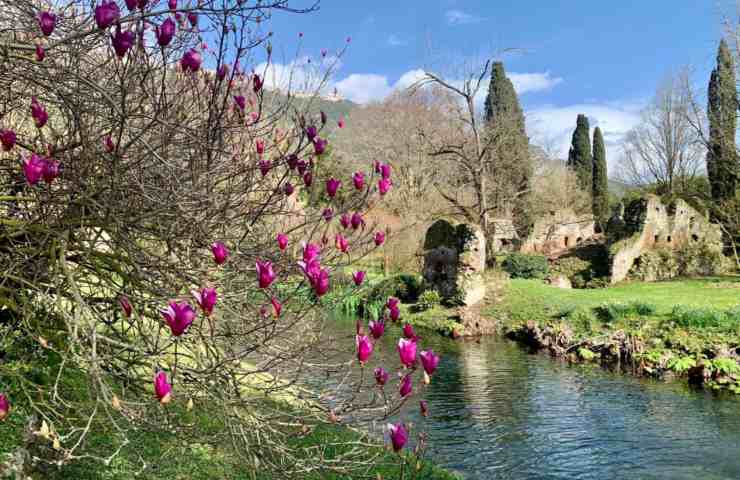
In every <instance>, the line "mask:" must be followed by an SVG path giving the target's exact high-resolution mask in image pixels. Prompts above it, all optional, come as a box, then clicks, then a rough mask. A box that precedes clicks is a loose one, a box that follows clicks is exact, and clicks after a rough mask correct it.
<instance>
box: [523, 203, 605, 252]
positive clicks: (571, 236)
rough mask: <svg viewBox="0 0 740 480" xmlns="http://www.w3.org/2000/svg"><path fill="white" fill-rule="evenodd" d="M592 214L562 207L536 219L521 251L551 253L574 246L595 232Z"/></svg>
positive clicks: (592, 235)
mask: <svg viewBox="0 0 740 480" xmlns="http://www.w3.org/2000/svg"><path fill="white" fill-rule="evenodd" d="M595 225H596V224H595V222H594V217H593V215H590V214H589V215H577V214H576V213H575V212H573V210H571V209H567V208H564V209H562V210H557V211H552V212H550V214H549V215H547V216H545V217H542V218H540V219H538V220H537V221H536V222H535V223H534V226H533V227H532V231H531V232H530V234H529V236H528V237H527V238H526V240H525V241H524V243H523V244H522V247H521V252H522V253H530V254H531V253H535V254H536V253H539V254H543V255H552V254H554V253H558V252H562V251H565V250H569V249H571V248H575V247H577V246H578V245H580V244H582V243H583V242H584V241H586V240H590V239H591V238H593V237H594V235H595V234H596V226H595Z"/></svg>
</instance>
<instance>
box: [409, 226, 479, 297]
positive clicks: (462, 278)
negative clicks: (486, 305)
mask: <svg viewBox="0 0 740 480" xmlns="http://www.w3.org/2000/svg"><path fill="white" fill-rule="evenodd" d="M485 267H486V240H485V236H484V235H483V231H482V230H481V229H480V228H479V227H477V226H474V225H470V224H464V223H461V224H458V225H453V224H451V223H450V222H448V221H447V220H437V221H436V222H434V223H433V224H432V225H431V226H430V227H429V229H428V230H427V233H426V235H425V238H424V269H423V272H422V274H423V276H424V280H425V282H426V283H427V284H428V285H429V286H431V287H432V288H434V289H435V290H437V291H438V292H439V294H440V296H441V297H442V298H443V299H445V300H446V301H453V302H456V303H461V304H463V305H474V304H476V303H478V302H480V301H481V300H483V297H484V296H485V283H484V281H483V275H482V274H483V271H484V269H485Z"/></svg>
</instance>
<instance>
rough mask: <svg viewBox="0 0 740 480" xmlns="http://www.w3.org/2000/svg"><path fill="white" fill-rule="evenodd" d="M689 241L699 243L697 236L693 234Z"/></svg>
mask: <svg viewBox="0 0 740 480" xmlns="http://www.w3.org/2000/svg"><path fill="white" fill-rule="evenodd" d="M691 240H693V241H695V242H698V241H699V235H697V234H695V233H694V234H692V235H691Z"/></svg>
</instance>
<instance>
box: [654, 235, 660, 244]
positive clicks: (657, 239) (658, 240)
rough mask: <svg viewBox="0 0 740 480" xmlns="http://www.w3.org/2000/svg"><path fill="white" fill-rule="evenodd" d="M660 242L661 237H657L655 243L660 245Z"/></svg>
mask: <svg viewBox="0 0 740 480" xmlns="http://www.w3.org/2000/svg"><path fill="white" fill-rule="evenodd" d="M658 242H660V235H656V236H655V243H658Z"/></svg>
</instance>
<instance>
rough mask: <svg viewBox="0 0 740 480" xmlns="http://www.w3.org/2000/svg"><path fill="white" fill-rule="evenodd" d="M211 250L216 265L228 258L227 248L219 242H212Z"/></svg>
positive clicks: (221, 263)
mask: <svg viewBox="0 0 740 480" xmlns="http://www.w3.org/2000/svg"><path fill="white" fill-rule="evenodd" d="M211 252H212V253H213V260H214V261H215V262H216V265H223V264H224V263H225V262H226V259H227V258H229V250H228V249H227V248H226V245H224V244H223V243H221V242H213V244H211Z"/></svg>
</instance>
